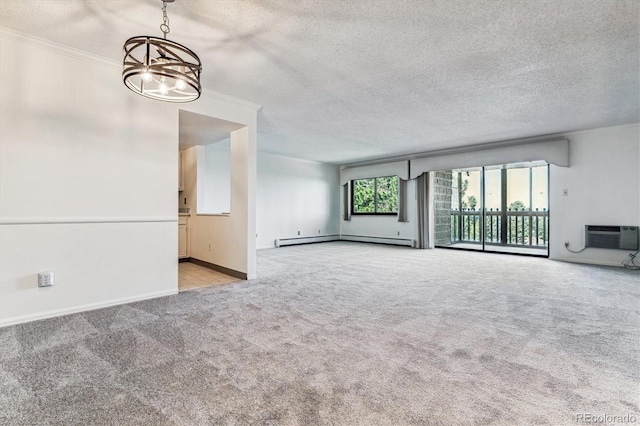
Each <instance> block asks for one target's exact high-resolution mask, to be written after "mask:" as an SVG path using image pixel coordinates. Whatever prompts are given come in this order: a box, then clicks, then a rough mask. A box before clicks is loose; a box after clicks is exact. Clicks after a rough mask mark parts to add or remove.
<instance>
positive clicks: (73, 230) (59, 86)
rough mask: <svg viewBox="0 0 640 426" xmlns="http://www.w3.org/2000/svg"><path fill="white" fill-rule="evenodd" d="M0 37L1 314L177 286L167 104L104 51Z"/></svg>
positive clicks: (47, 312)
mask: <svg viewBox="0 0 640 426" xmlns="http://www.w3.org/2000/svg"><path fill="white" fill-rule="evenodd" d="M0 43H1V47H0V66H1V70H0V92H1V93H2V98H1V101H0V116H1V117H2V119H1V120H0V173H1V177H2V179H1V180H0V198H1V202H0V220H1V223H2V224H1V225H0V323H2V324H7V323H13V322H21V321H26V320H30V319H35V318H40V317H46V316H51V315H55V314H58V313H65V312H71V311H74V310H82V309H85V308H89V307H95V306H102V305H108V304H112V303H118V302H122V301H127V300H134V299H139V298H147V297H154V296H159V295H166V294H171V293H175V292H177V266H176V262H175V259H176V257H177V256H176V245H177V232H176V230H177V225H176V222H175V221H176V209H175V193H176V188H177V176H176V173H175V170H176V165H177V158H178V157H177V153H178V151H177V147H178V144H177V139H176V128H177V120H178V116H177V113H176V110H175V108H173V107H171V106H168V105H166V104H163V103H160V102H152V101H149V100H146V99H144V98H141V97H139V96H135V95H133V94H131V93H127V92H129V90H128V89H126V88H125V87H124V85H123V84H122V81H121V79H120V78H119V76H118V68H117V67H115V66H113V65H111V64H109V63H101V62H100V61H99V60H97V59H92V58H83V57H81V56H80V55H73V54H71V55H65V54H62V53H61V52H58V51H56V50H54V49H50V48H47V47H46V46H43V45H39V44H37V43H32V42H30V41H28V40H23V39H20V38H19V37H12V36H7V35H6V34H4V33H2V34H0ZM16 63H21V64H23V65H21V66H19V67H16V66H15V64H16ZM49 270H51V271H54V272H55V274H56V285H55V286H54V287H52V288H46V289H40V288H38V287H37V273H38V272H41V271H49Z"/></svg>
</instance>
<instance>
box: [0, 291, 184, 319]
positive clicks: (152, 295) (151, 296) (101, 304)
mask: <svg viewBox="0 0 640 426" xmlns="http://www.w3.org/2000/svg"><path fill="white" fill-rule="evenodd" d="M174 294H178V289H177V288H176V289H175V290H165V291H159V292H157V293H147V294H142V295H138V296H132V297H125V298H122V299H113V300H109V301H106V302H97V303H88V304H86V305H80V306H74V307H71V308H64V309H54V310H52V311H46V312H38V313H36V314H29V315H20V316H17V317H11V318H5V319H0V327H7V326H10V325H16V324H22V323H25V322H31V321H37V320H41V319H46V318H54V317H61V316H63V315H69V314H75V313H78V312H84V311H93V310H94V309H100V308H107V307H109V306H115V305H123V304H125V303H131V302H138V301H140V300H147V299H155V298H157V297H164V296H171V295H174Z"/></svg>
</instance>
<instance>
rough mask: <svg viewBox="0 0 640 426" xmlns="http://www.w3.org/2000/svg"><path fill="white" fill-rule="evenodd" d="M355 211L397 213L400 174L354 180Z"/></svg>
mask: <svg viewBox="0 0 640 426" xmlns="http://www.w3.org/2000/svg"><path fill="white" fill-rule="evenodd" d="M352 196H353V213H356V214H357V213H373V214H375V213H378V214H384V213H397V212H398V176H386V177H379V178H370V179H358V180H354V181H353V195H352Z"/></svg>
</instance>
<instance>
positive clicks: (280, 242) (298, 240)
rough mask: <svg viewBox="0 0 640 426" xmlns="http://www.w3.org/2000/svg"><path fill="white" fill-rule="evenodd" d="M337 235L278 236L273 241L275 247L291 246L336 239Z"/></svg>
mask: <svg viewBox="0 0 640 426" xmlns="http://www.w3.org/2000/svg"><path fill="white" fill-rule="evenodd" d="M338 240H340V236H339V235H317V236H315V235H314V236H313V237H295V238H279V239H277V240H275V241H274V245H275V246H276V247H283V246H293V245H297V244H310V243H324V242H327V241H338Z"/></svg>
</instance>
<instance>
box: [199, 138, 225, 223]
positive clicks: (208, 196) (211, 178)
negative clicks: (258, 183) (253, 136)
mask: <svg viewBox="0 0 640 426" xmlns="http://www.w3.org/2000/svg"><path fill="white" fill-rule="evenodd" d="M203 166H204V169H203V172H204V173H203V176H202V180H201V181H199V184H201V185H203V200H202V201H203V203H202V211H201V212H199V213H229V212H230V211H231V139H225V140H223V141H219V142H216V143H212V144H210V145H206V146H205V147H204V164H203Z"/></svg>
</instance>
